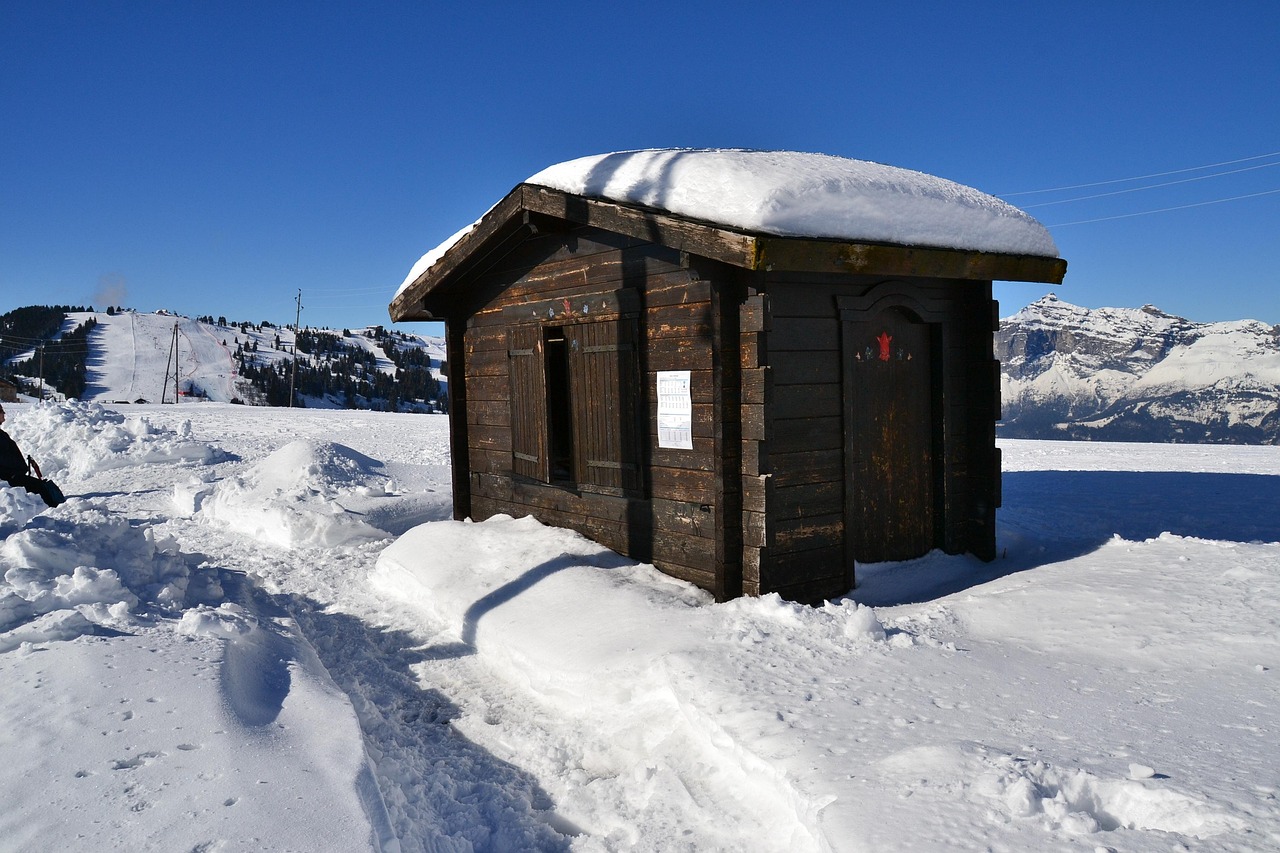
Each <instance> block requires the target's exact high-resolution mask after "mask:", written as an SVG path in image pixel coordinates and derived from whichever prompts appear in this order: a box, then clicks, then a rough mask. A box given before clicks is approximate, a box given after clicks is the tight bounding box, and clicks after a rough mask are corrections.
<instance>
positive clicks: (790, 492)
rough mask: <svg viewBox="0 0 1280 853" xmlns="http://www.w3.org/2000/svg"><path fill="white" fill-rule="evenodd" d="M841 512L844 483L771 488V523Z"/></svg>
mask: <svg viewBox="0 0 1280 853" xmlns="http://www.w3.org/2000/svg"><path fill="white" fill-rule="evenodd" d="M836 474H837V475H838V474H839V472H838V471H837V472H836ZM843 511H844V483H843V481H841V480H839V479H837V480H833V481H828V482H825V483H804V484H802V485H798V486H775V487H773V489H772V490H771V492H770V497H769V513H770V516H771V517H772V518H773V520H774V521H787V520H790V519H797V518H816V517H820V516H826V515H836V514H838V513H841V512H843Z"/></svg>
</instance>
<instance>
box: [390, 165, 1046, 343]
mask: <svg viewBox="0 0 1280 853" xmlns="http://www.w3.org/2000/svg"><path fill="white" fill-rule="evenodd" d="M530 214H541V215H543V216H548V217H552V218H554V219H558V220H563V221H566V222H571V223H573V224H575V225H587V226H591V227H595V228H601V229H604V230H607V231H614V232H617V233H620V234H626V235H627V236H630V237H635V238H637V239H642V240H646V241H649V242H652V243H657V244H659V245H663V246H668V247H670V248H674V249H678V250H680V251H683V252H688V253H689V254H691V255H698V256H701V257H705V258H710V259H712V260H716V261H720V262H722V263H725V264H729V265H730V266H735V267H740V268H742V269H748V270H756V271H764V272H770V271H774V272H782V271H787V272H797V273H844V274H862V275H892V276H903V277H912V278H947V279H969V280H981V281H1033V282H1044V283H1049V284H1061V283H1062V280H1063V277H1064V276H1065V275H1066V270H1067V262H1066V261H1065V260H1063V259H1061V258H1050V257H1043V256H1038V255H1016V254H1003V253H998V252H979V251H972V250H965V249H945V248H936V247H929V246H903V245H897V244H889V243H869V242H857V241H849V240H838V239H815V238H808V237H779V236H775V235H769V234H758V233H751V232H746V231H740V230H736V229H733V228H728V227H725V226H721V225H716V224H715V223H710V222H702V221H698V220H693V219H689V218H687V217H683V216H677V215H675V214H672V213H667V212H666V211H661V210H657V209H654V208H649V207H644V206H642V205H634V204H623V203H621V202H615V201H609V200H606V199H598V198H589V197H586V196H580V195H574V194H572V193H566V192H562V191H560V190H553V189H550V188H548V187H542V186H537V185H533V184H520V185H518V186H516V187H515V188H514V189H513V190H511V192H509V193H508V194H507V195H506V197H505V198H503V199H502V201H500V202H498V203H497V204H496V205H494V207H493V208H492V209H491V210H490V211H489V212H488V213H486V214H485V215H484V216H483V217H481V219H480V221H479V222H478V223H476V226H475V227H474V228H472V229H471V231H469V232H468V233H467V234H465V235H464V236H463V237H462V238H460V239H459V240H458V242H457V243H455V244H454V245H453V246H452V247H450V248H449V250H448V251H446V252H445V253H444V255H443V256H441V258H440V259H439V260H438V261H436V263H435V264H433V265H432V266H431V267H429V268H428V269H426V270H424V271H423V273H422V274H421V275H419V276H418V278H417V279H416V280H414V282H413V283H412V284H410V285H409V286H408V287H406V288H405V289H404V290H402V291H401V292H400V294H399V295H398V296H396V298H395V299H394V300H392V302H391V304H390V306H388V310H389V313H390V314H391V319H392V320H393V321H396V322H400V321H406V320H436V319H440V317H437V316H435V315H434V313H433V311H432V303H433V302H434V301H435V300H433V299H431V295H432V294H433V293H435V292H437V291H439V290H440V288H441V286H442V285H444V284H445V283H446V282H447V281H449V280H450V279H453V278H454V277H456V276H457V275H459V274H461V273H465V272H466V271H468V270H474V269H476V268H477V267H480V266H483V265H484V264H483V262H484V260H485V259H486V258H488V257H490V256H492V255H494V254H495V253H501V252H502V250H503V247H504V246H506V244H508V243H509V242H510V241H511V240H513V239H515V240H520V239H523V238H524V237H525V236H527V235H528V234H529V233H533V232H534V231H536V228H535V227H534V225H533V224H532V223H531V221H530Z"/></svg>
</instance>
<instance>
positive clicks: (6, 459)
mask: <svg viewBox="0 0 1280 853" xmlns="http://www.w3.org/2000/svg"><path fill="white" fill-rule="evenodd" d="M25 473H27V457H25V456H23V455H22V451H21V450H19V449H18V445H17V444H16V443H15V442H14V440H13V439H12V438H10V437H9V433H7V432H5V431H4V430H2V429H0V480H7V479H9V478H10V477H14V476H17V475H19V474H25Z"/></svg>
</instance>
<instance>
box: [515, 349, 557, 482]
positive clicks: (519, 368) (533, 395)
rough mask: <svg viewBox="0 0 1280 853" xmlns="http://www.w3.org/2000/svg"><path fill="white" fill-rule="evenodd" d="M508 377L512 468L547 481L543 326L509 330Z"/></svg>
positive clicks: (518, 472)
mask: <svg viewBox="0 0 1280 853" xmlns="http://www.w3.org/2000/svg"><path fill="white" fill-rule="evenodd" d="M507 336H508V337H507V340H508V343H509V347H508V350H507V355H508V359H507V363H508V365H509V367H508V376H509V377H510V380H511V470H512V472H513V473H515V474H519V475H521V476H524V477H533V478H534V479H537V480H542V481H543V482H547V481H549V480H550V473H549V470H548V464H547V426H546V425H547V391H546V377H545V374H544V369H543V365H542V327H541V326H538V325H536V324H524V325H520V326H514V327H512V328H511V329H509V330H508V333H507Z"/></svg>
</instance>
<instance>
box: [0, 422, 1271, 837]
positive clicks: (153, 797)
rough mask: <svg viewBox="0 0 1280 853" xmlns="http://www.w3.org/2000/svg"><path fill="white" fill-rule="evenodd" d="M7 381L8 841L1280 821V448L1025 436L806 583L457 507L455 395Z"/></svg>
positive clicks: (749, 832)
mask: <svg viewBox="0 0 1280 853" xmlns="http://www.w3.org/2000/svg"><path fill="white" fill-rule="evenodd" d="M6 409H7V411H8V413H9V422H8V423H7V424H6V427H7V428H8V430H9V432H10V434H11V435H13V436H14V438H15V439H16V440H17V441H18V442H19V444H20V445H21V446H22V447H23V449H24V450H26V451H27V452H30V453H31V454H33V455H34V456H35V457H36V458H37V459H38V460H40V461H41V462H42V463H43V465H44V468H45V471H46V473H48V474H50V475H51V476H53V477H54V478H55V479H57V480H58V481H59V482H60V483H61V484H62V485H63V486H64V489H65V491H66V492H67V494H68V495H70V496H72V497H71V500H69V501H68V502H67V503H66V504H65V505H63V506H61V507H58V508H57V509H52V510H50V509H47V508H45V507H44V506H43V504H41V503H39V502H38V501H36V500H35V499H33V498H31V497H30V496H28V495H26V494H25V493H24V492H20V491H15V490H12V489H3V490H0V535H2V536H3V537H4V540H3V543H2V544H0V572H2V573H3V577H4V581H3V582H2V583H0V679H2V682H0V683H3V684H5V686H6V689H5V690H4V691H0V743H2V744H3V755H4V757H5V762H4V768H3V770H0V797H3V801H4V802H5V804H6V808H5V809H4V810H3V812H2V813H0V850H33V849H59V850H98V849H102V848H115V849H123V848H132V849H151V848H160V849H185V850H191V849H199V850H210V851H212V850H224V851H230V850H263V849H272V850H314V849H334V850H337V849H341V850H356V849H370V850H383V851H395V850H404V851H417V850H495V851H505V850H583V851H596V850H762V851H772V850H780V851H782V850H785V851H803V850H837V851H840V850H850V851H854V850H948V849H953V850H974V849H990V850H1031V849H1034V850H1087V851H1097V850H1126V851H1128V850H1138V851H1141V850H1167V849H1194V850H1269V849H1275V848H1276V847H1277V846H1280V801H1278V800H1277V790H1278V789H1280V771H1278V770H1277V769H1276V768H1277V767H1280V746H1277V744H1278V743H1280V737H1278V736H1277V735H1278V732H1280V688H1278V685H1277V682H1276V678H1277V672H1280V594H1278V593H1280V573H1278V569H1277V567H1278V566H1280V518H1277V516H1276V513H1275V511H1274V508H1275V507H1276V506H1280V451H1277V449H1276V448H1270V447H1222V446H1213V447H1207V446H1205V447H1197V446H1187V445H1177V446H1155V445H1115V444H1095V443H1087V444H1086V443H1081V444H1071V443H1058V442H1025V441H1007V442H1002V448H1003V451H1004V459H1005V468H1006V475H1005V489H1004V495H1005V508H1004V509H1003V510H1002V511H1001V515H1000V543H1001V547H1002V549H1003V554H1002V557H1001V559H999V560H996V561H995V562H993V563H990V564H983V563H980V562H977V561H975V560H972V559H970V558H966V557H947V556H943V555H940V554H932V555H929V556H927V557H925V558H922V559H920V560H915V561H910V562H907V563H900V564H882V565H872V566H860V567H859V578H860V584H859V588H858V589H857V590H855V591H854V592H853V594H852V595H851V596H850V597H848V598H845V599H841V600H838V601H834V602H830V603H828V604H827V605H825V606H823V607H818V608H809V607H802V606H798V605H793V604H790V603H787V602H784V601H781V600H779V599H777V598H776V597H772V596H767V597H764V598H760V599H750V600H739V601H736V602H731V603H729V604H720V605H717V604H714V603H712V602H711V601H710V599H709V598H708V597H707V596H706V594H704V593H702V592H701V591H699V590H696V589H694V588H692V587H689V586H687V585H685V584H683V583H680V582H677V581H674V580H672V579H670V578H667V577H665V576H663V575H661V574H659V573H657V572H656V571H654V570H653V569H652V568H651V567H649V566H644V565H638V564H636V563H634V562H632V561H630V560H627V559H624V558H622V557H619V556H618V555H616V554H613V553H612V552H609V551H606V550H605V549H602V548H600V547H599V546H597V545H595V544H593V543H591V542H589V541H587V540H585V539H583V538H582V537H580V536H577V535H576V534H573V533H570V532H566V531H563V530H556V529H553V528H548V527H544V526H542V525H540V524H538V523H536V522H534V521H532V520H529V519H511V518H507V517H499V518H495V519H491V520H490V521H487V522H484V523H479V524H475V523H470V522H454V521H451V520H448V519H449V517H450V511H449V485H448V484H449V472H448V467H447V458H448V456H447V430H446V421H445V419H444V418H442V417H439V416H425V415H395V414H385V413H370V412H358V411H320V410H283V409H265V408H250V407H243V406H230V405H222V404H217V403H207V404H201V405H177V406H172V405H171V406H163V407H162V406H124V407H120V408H119V409H114V408H110V407H104V406H100V405H96V404H78V403H72V404H57V405H54V404H41V405H10V406H7V407H6ZM33 783H34V784H33Z"/></svg>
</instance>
